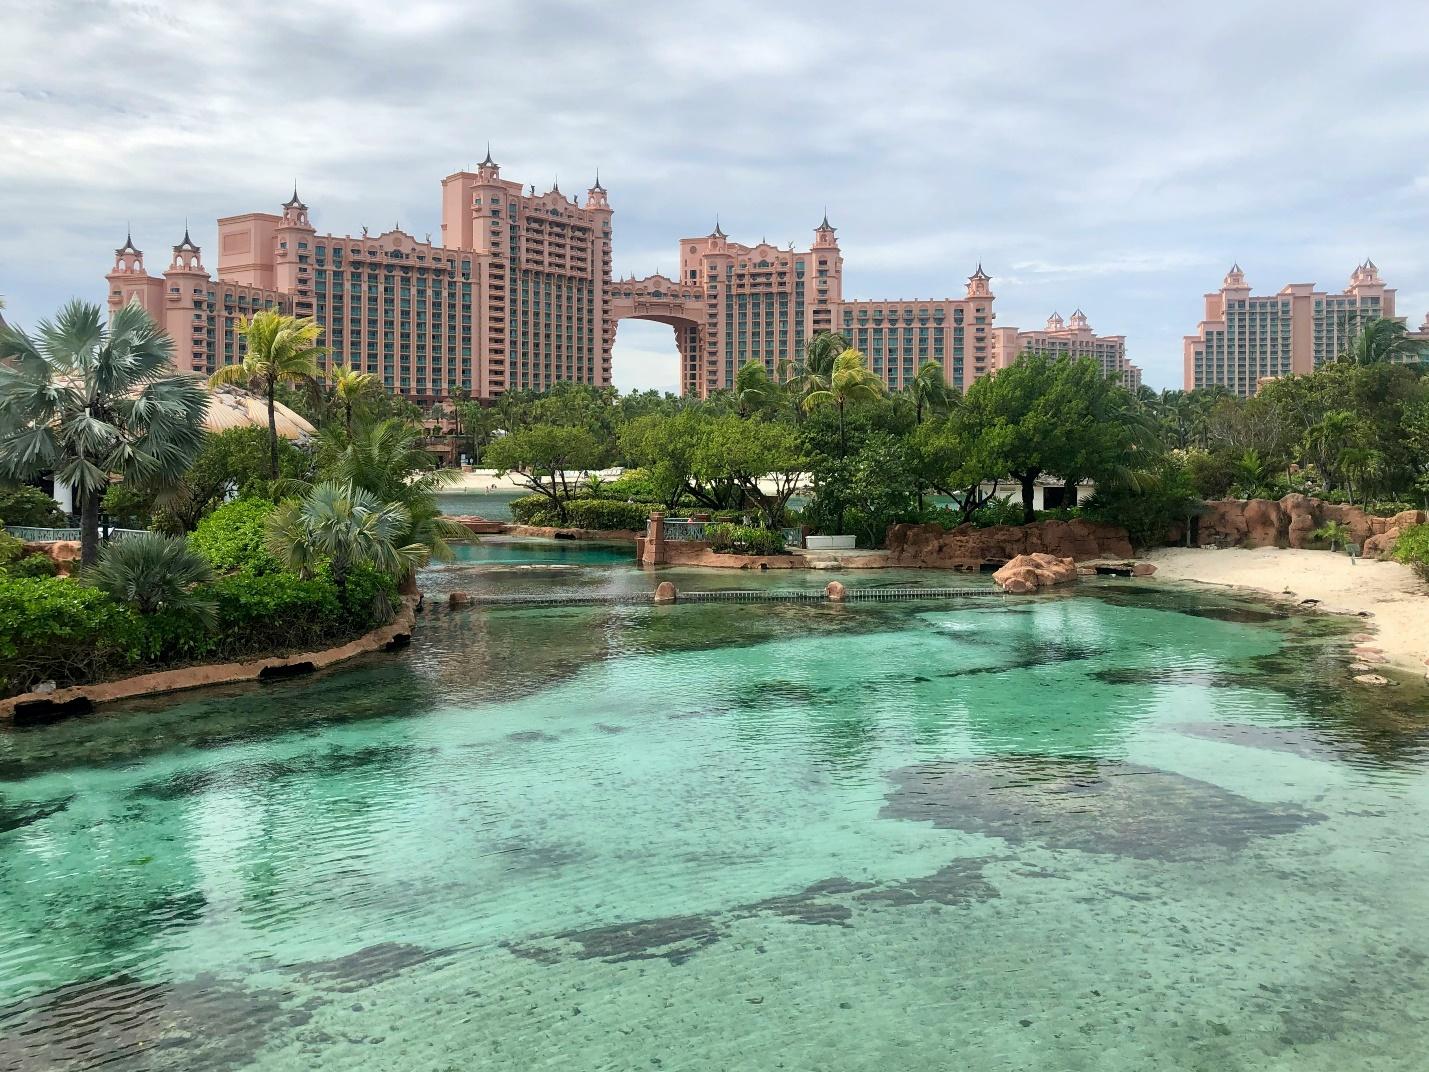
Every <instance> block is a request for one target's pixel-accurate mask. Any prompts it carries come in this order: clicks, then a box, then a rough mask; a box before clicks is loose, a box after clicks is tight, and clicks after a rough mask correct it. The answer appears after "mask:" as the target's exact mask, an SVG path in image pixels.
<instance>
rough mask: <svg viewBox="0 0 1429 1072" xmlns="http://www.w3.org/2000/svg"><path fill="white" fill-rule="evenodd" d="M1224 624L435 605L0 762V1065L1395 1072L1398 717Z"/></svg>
mask: <svg viewBox="0 0 1429 1072" xmlns="http://www.w3.org/2000/svg"><path fill="white" fill-rule="evenodd" d="M480 547H487V548H488V550H487V551H484V552H482V554H487V555H492V556H494V557H488V558H484V559H473V560H469V561H468V562H466V563H463V564H457V565H453V566H449V567H443V568H441V569H437V570H433V571H430V573H429V574H427V575H426V576H425V579H424V587H425V588H428V589H429V590H432V591H438V590H441V588H442V586H443V585H445V586H447V587H446V590H454V589H456V588H462V589H466V590H476V589H477V588H478V586H488V587H489V590H493V591H508V592H515V591H531V590H541V586H556V587H559V588H561V589H564V590H572V591H600V592H630V593H634V592H648V591H649V590H650V589H651V588H653V586H654V583H655V582H656V581H657V580H658V579H663V578H665V577H670V578H671V579H675V580H676V583H677V584H678V585H680V586H681V587H687V586H688V587H693V586H697V585H706V586H712V585H729V586H734V587H752V586H755V585H772V586H776V587H785V586H794V585H820V586H821V585H822V584H823V583H825V582H826V581H827V580H828V579H829V576H830V575H826V574H814V573H808V574H801V573H791V574H785V575H781V576H777V577H776V576H773V575H770V574H764V575H760V574H733V575H730V574H713V573H708V572H700V571H689V570H686V571H676V570H663V571H659V572H658V573H651V572H648V571H642V570H639V569H636V568H634V567H633V566H631V565H629V564H626V563H625V562H624V561H623V560H619V559H617V560H614V561H613V562H611V563H609V564H602V563H600V562H597V561H590V560H582V561H579V562H573V561H568V562H566V563H559V562H554V563H544V565H558V566H559V565H564V566H565V567H567V568H564V569H555V570H542V569H539V568H534V569H532V568H525V567H528V566H531V565H532V563H531V562H530V561H529V560H528V561H526V562H524V563H523V562H521V561H509V560H502V559H501V558H500V557H499V556H500V555H502V554H512V553H517V552H519V553H520V554H521V555H525V554H527V551H523V550H521V549H520V548H514V549H512V548H503V545H501V544H499V543H496V544H489V545H488V544H480V545H476V548H480ZM548 550H549V548H544V547H538V548H537V549H536V551H537V553H538V554H545V553H546V552H547V551H548ZM584 550H585V553H587V554H590V553H594V549H591V548H586V549H584ZM535 565H537V566H540V565H543V564H542V563H535ZM453 578H459V580H453ZM840 579H841V580H844V581H846V582H848V583H874V584H887V583H904V582H906V581H908V580H916V581H918V582H921V583H928V581H929V579H930V578H929V575H928V574H926V573H912V574H911V575H910V576H909V577H906V578H905V577H903V576H901V575H894V574H890V573H887V572H883V573H867V574H847V575H843V576H841V577H840ZM944 583H947V582H944ZM952 583H966V584H982V583H985V582H984V581H983V580H981V579H979V578H977V577H958V578H956V579H955V580H954V582H952ZM1255 610H1256V608H1254V607H1253V606H1250V605H1247V604H1243V603H1237V602H1234V601H1230V600H1226V599H1221V598H1215V597H1209V596H1200V595H1194V594H1187V593H1183V592H1178V593H1170V592H1162V591H1158V590H1155V589H1146V588H1140V587H1135V586H1132V585H1130V584H1126V583H1124V582H1106V583H1104V584H1103V583H1100V582H1098V583H1093V584H1088V585H1085V586H1083V587H1081V588H1080V589H1078V590H1076V591H1073V592H1064V593H1057V594H1055V595H1053V596H1051V597H1045V596H1044V597H1038V598H1026V599H1012V600H1008V601H1005V602H1003V601H997V602H992V601H984V602H976V603H974V602H972V601H968V605H963V604H959V603H957V602H944V603H890V604H874V605H863V604H849V605H834V604H825V603H813V604H787V603H766V604H700V605H689V604H686V605H677V606H674V607H660V608H656V607H653V606H650V605H648V604H645V603H638V602H632V603H627V604H622V605H596V606H577V607H503V608H499V609H481V608H472V609H468V610H462V611H455V612H443V613H441V614H429V615H425V616H424V617H423V619H422V621H421V624H420V628H419V630H418V634H417V637H416V640H415V642H414V645H413V647H412V648H411V649H410V650H409V651H407V652H405V653H401V654H396V655H382V656H377V657H373V658H371V659H368V660H365V661H364V662H362V663H361V664H358V665H356V666H353V667H349V668H347V669H344V670H336V671H330V672H327V673H324V674H321V675H316V676H314V677H311V678H308V679H306V680H289V681H283V682H275V683H272V684H269V685H264V686H261V687H259V686H243V687H232V688H227V689H224V690H211V691H207V692H203V693H197V694H192V695H188V696H182V697H177V698H171V699H169V700H167V701H150V702H148V703H145V704H133V705H128V706H126V707H124V708H120V709H114V710H112V711H108V712H106V713H104V714H101V715H98V716H95V717H91V718H87V719H80V720H74V721H70V722H65V723H61V724H58V725H53V726H47V727H36V728H32V729H26V730H23V731H14V732H9V733H6V734H3V735H0V778H3V781H0V1070H5V1069H31V1068H36V1069H38V1068H47V1069H48V1068H56V1069H80V1068H93V1067H107V1068H120V1069H126V1068H134V1069H141V1068H142V1069H175V1070H179V1069H182V1070H186V1072H189V1070H203V1069H264V1070H268V1069H295V1070H296V1069H305V1070H311V1069H320V1070H326V1069H342V1070H349V1069H384V1070H385V1069H393V1068H401V1069H433V1070H440V1069H448V1068H468V1067H478V1066H479V1067H483V1068H499V1069H528V1068H533V1067H541V1066H551V1067H561V1068H570V1069H629V1068H683V1069H716V1068H750V1069H753V1068H766V1067H776V1065H777V1064H780V1063H782V1066H783V1067H788V1068H801V1069H802V1068H820V1069H887V1068H899V1069H915V1070H917V1069H946V1068H948V1067H950V1064H949V1061H950V1058H949V1054H950V1053H953V1052H955V1053H956V1054H957V1055H958V1056H957V1058H956V1066H957V1067H959V1068H969V1069H1009V1070H1010V1069H1043V1068H1045V1069H1061V1068H1077V1069H1125V1070H1127V1072H1131V1070H1141V1069H1148V1068H1167V1069H1183V1068H1184V1069H1191V1068H1205V1069H1260V1068H1266V1069H1270V1068H1275V1069H1282V1068H1283V1069H1290V1068H1294V1069H1297V1070H1298V1069H1324V1070H1329V1069H1335V1070H1337V1072H1338V1070H1342V1069H1357V1068H1371V1067H1372V1068H1376V1069H1381V1068H1382V1069H1401V1068H1402V1069H1406V1070H1407V1069H1414V1068H1418V1067H1420V1059H1421V1056H1422V1053H1423V1052H1425V1048H1426V1046H1429V1029H1426V1027H1425V1022H1424V1019H1423V1016H1422V1010H1423V1008H1424V1003H1425V999H1426V993H1425V991H1426V973H1425V972H1424V970H1423V966H1424V962H1425V957H1426V956H1429V923H1426V922H1425V917H1424V915H1423V913H1422V912H1419V911H1418V910H1417V905H1418V903H1419V900H1420V898H1421V897H1422V889H1423V888H1424V882H1425V880H1426V879H1429V874H1427V873H1426V871H1429V852H1426V849H1427V848H1429V844H1426V842H1429V834H1426V830H1429V824H1426V822H1425V820H1426V818H1429V779H1426V777H1425V763H1426V747H1425V746H1426V737H1425V729H1424V727H1425V724H1426V719H1429V711H1426V706H1425V703H1424V696H1423V694H1422V692H1418V691H1415V690H1413V689H1411V688H1409V687H1405V688H1401V689H1396V690H1389V691H1387V692H1386V691H1381V692H1375V693H1372V694H1371V693H1370V691H1369V690H1360V691H1347V690H1345V689H1343V688H1341V687H1339V684H1338V683H1339V682H1341V681H1344V680H1345V679H1346V674H1345V669H1344V659H1343V657H1342V655H1341V653H1342V652H1343V650H1344V648H1343V645H1341V644H1339V643H1338V638H1340V637H1342V636H1343V634H1344V628H1345V627H1344V625H1343V624H1342V623H1337V622H1334V621H1332V620H1328V619H1322V618H1314V617H1308V616H1303V615H1292V616H1288V617H1281V616H1267V615H1264V614H1258V613H1255ZM775 1054H777V1055H778V1056H777V1058H775V1057H773V1056H772V1055H775Z"/></svg>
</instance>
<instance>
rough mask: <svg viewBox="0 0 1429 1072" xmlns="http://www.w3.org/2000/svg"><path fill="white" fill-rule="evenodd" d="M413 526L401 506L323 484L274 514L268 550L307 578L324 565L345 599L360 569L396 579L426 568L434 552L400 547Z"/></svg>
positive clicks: (349, 488)
mask: <svg viewBox="0 0 1429 1072" xmlns="http://www.w3.org/2000/svg"><path fill="white" fill-rule="evenodd" d="M411 523H412V519H411V516H410V515H409V514H408V513H407V508H406V507H405V506H403V505H402V504H401V503H384V502H382V501H381V500H380V499H378V497H377V496H375V495H373V494H372V493H371V492H370V491H367V490H365V489H363V488H358V487H354V486H353V485H351V484H341V483H336V482H334V481H323V482H322V483H321V484H317V485H315V486H314V487H313V489H312V490H311V491H309V492H308V493H307V494H306V495H305V496H303V498H301V499H289V500H287V501H286V502H283V503H280V504H279V505H278V508H277V509H276V510H274V511H273V513H272V515H271V516H270V517H269V518H268V522H267V544H268V550H269V552H270V553H271V554H272V555H273V557H274V558H276V559H277V560H278V561H279V562H281V563H282V564H283V567H284V568H285V569H288V570H292V571H293V572H294V573H297V574H299V575H301V576H303V577H311V576H312V575H313V574H314V573H315V572H316V571H317V569H318V567H319V566H321V565H322V564H324V563H326V564H327V566H328V568H329V570H330V572H331V574H332V579H333V583H334V584H336V585H337V587H338V589H339V591H341V592H343V593H344V594H345V593H346V590H347V582H348V578H349V577H350V576H351V574H352V571H353V569H354V568H355V567H357V566H359V565H366V566H371V567H372V568H373V569H376V570H377V571H379V572H381V573H385V574H388V575H389V576H392V577H397V578H402V577H406V576H408V575H409V574H411V573H412V572H413V571H414V570H416V569H417V568H418V567H420V566H424V565H426V563H427V561H428V560H429V559H430V557H431V548H429V547H428V546H426V545H425V544H421V543H408V544H402V543H400V542H399V541H400V538H401V536H402V535H403V533H405V532H406V531H407V530H408V529H409V528H410V527H411Z"/></svg>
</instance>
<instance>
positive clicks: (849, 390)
mask: <svg viewBox="0 0 1429 1072" xmlns="http://www.w3.org/2000/svg"><path fill="white" fill-rule="evenodd" d="M884 390H885V387H884V384H883V380H882V379H881V378H880V377H879V376H877V375H875V374H874V373H873V372H872V371H870V369H869V368H868V366H867V365H865V364H864V363H863V354H862V353H860V352H859V351H858V350H845V351H844V352H843V353H841V354H839V356H838V357H837V358H835V359H834V366H833V371H832V372H831V373H830V374H829V385H828V386H827V387H825V388H821V389H819V390H816V391H811V392H810V393H809V394H808V395H807V396H806V397H805V398H804V403H803V405H804V409H806V410H810V409H813V408H814V407H815V406H825V405H833V406H836V407H837V408H838V411H839V460H840V461H842V460H843V458H844V456H845V455H846V454H847V453H848V440H847V437H846V435H845V430H844V411H845V410H846V409H847V408H848V406H849V404H850V403H853V402H861V401H864V400H869V399H875V398H880V397H882V395H883V392H884Z"/></svg>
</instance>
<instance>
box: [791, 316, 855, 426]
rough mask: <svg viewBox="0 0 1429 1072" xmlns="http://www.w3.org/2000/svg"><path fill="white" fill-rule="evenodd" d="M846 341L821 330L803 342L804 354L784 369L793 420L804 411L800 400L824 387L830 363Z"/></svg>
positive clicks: (841, 337) (836, 358)
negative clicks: (791, 400)
mask: <svg viewBox="0 0 1429 1072" xmlns="http://www.w3.org/2000/svg"><path fill="white" fill-rule="evenodd" d="M848 348H849V347H848V340H847V339H845V338H844V337H843V336H842V335H839V334H838V333H836V332H832V331H821V332H819V333H818V334H817V335H815V336H814V337H813V338H811V339H809V341H808V342H806V343H804V356H803V358H802V360H800V361H798V362H795V363H794V364H793V365H792V366H790V367H789V368H788V369H787V370H786V372H785V383H786V387H787V388H788V390H789V392H790V394H791V397H792V398H793V401H794V419H795V420H798V418H799V417H800V415H802V413H803V412H804V410H803V403H804V399H806V398H808V397H809V395H811V394H812V393H813V392H815V391H822V390H827V389H828V386H829V377H830V376H831V375H833V371H834V362H835V361H837V360H838V356H839V354H841V353H843V352H844V351H845V350H847V349H848Z"/></svg>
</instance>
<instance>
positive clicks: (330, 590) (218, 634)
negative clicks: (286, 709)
mask: <svg viewBox="0 0 1429 1072" xmlns="http://www.w3.org/2000/svg"><path fill="white" fill-rule="evenodd" d="M209 593H210V594H211V595H212V596H213V598H214V599H215V600H216V601H217V603H218V625H217V627H216V629H215V633H214V638H215V639H214V653H215V654H216V655H217V656H218V657H219V658H223V659H236V658H242V657H245V656H251V655H259V654H264V655H266V654H269V653H271V652H273V650H274V648H275V647H277V646H282V647H283V648H286V649H289V650H294V649H296V650H303V649H309V648H321V647H325V646H327V642H328V641H331V640H333V639H335V638H336V637H337V636H338V635H340V634H342V633H343V632H345V626H346V615H345V613H344V609H343V606H342V603H341V602H340V601H339V599H338V592H337V586H336V585H335V584H333V583H332V581H331V580H329V579H328V578H326V577H314V578H313V579H312V580H303V579H302V578H300V577H298V576H297V575H296V574H292V573H264V574H235V575H234V576H231V577H221V578H219V580H217V581H215V582H214V584H213V585H212V586H211V587H210V588H209Z"/></svg>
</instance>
